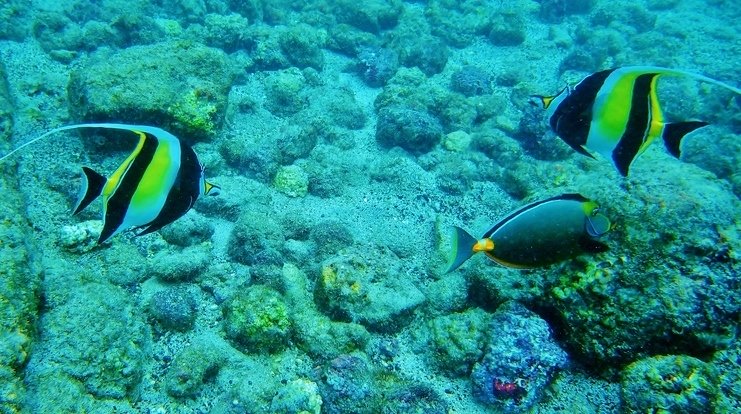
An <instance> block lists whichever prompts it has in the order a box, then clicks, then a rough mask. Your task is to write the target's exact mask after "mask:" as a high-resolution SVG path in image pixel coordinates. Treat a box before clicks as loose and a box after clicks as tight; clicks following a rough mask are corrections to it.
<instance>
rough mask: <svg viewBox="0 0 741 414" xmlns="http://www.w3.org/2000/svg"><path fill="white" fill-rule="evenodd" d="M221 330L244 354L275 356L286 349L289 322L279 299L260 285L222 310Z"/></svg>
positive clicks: (274, 293) (288, 336)
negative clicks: (274, 354) (240, 347)
mask: <svg viewBox="0 0 741 414" xmlns="http://www.w3.org/2000/svg"><path fill="white" fill-rule="evenodd" d="M222 310H223V312H224V330H225V331H226V334H227V336H228V337H229V338H231V339H233V340H234V341H236V342H237V343H238V344H240V345H241V346H242V347H244V349H245V350H246V351H248V352H256V353H270V352H278V351H280V350H282V349H284V348H285V347H286V346H287V345H288V340H289V338H290V335H291V320H290V319H289V317H288V308H287V306H286V304H285V302H284V301H283V298H282V297H281V295H280V294H279V293H278V292H276V291H275V290H273V289H270V288H269V287H266V286H262V285H255V286H250V287H249V288H247V289H246V290H244V291H241V292H239V293H237V295H236V296H234V297H233V298H232V299H231V300H229V301H228V302H226V303H225V304H224V306H223V308H222Z"/></svg>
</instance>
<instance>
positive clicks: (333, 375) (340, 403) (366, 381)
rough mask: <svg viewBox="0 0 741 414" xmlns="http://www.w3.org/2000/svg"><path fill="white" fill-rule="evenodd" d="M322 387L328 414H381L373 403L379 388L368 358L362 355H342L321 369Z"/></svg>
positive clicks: (320, 388) (320, 387)
mask: <svg viewBox="0 0 741 414" xmlns="http://www.w3.org/2000/svg"><path fill="white" fill-rule="evenodd" d="M322 374H323V375H322V378H324V381H323V382H322V383H321V384H320V386H319V391H320V393H321V396H322V400H323V401H324V402H325V404H326V405H325V411H324V412H326V413H328V414H341V413H351V412H352V413H358V414H371V413H376V412H378V411H377V409H378V408H379V407H377V406H376V404H375V403H374V402H375V401H374V400H375V399H374V394H375V393H374V391H375V388H376V386H377V384H376V382H375V381H374V379H373V371H372V366H371V364H370V362H369V361H368V357H367V356H366V355H365V354H363V353H360V352H355V353H352V354H344V355H340V356H338V357H337V358H334V359H333V360H331V361H329V362H328V363H327V364H326V366H325V367H324V368H323V370H322Z"/></svg>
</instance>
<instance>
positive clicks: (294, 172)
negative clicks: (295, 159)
mask: <svg viewBox="0 0 741 414" xmlns="http://www.w3.org/2000/svg"><path fill="white" fill-rule="evenodd" d="M273 185H274V186H275V189H276V190H278V191H280V192H281V193H283V194H285V195H287V196H289V197H304V196H305V195H306V194H308V192H309V175H308V174H306V172H305V171H304V170H303V169H302V168H301V167H299V166H298V165H288V166H285V167H280V168H279V169H278V172H277V173H276V174H275V178H274V179H273Z"/></svg>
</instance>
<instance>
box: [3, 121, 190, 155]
mask: <svg viewBox="0 0 741 414" xmlns="http://www.w3.org/2000/svg"><path fill="white" fill-rule="evenodd" d="M80 128H104V129H121V130H125V131H142V132H148V133H150V134H152V135H153V136H154V137H155V138H157V139H164V140H173V141H179V140H178V139H177V137H175V136H174V135H172V134H171V133H169V132H167V131H165V130H164V129H161V128H157V127H153V126H148V125H132V124H115V123H92V124H75V125H66V126H63V127H59V128H54V129H52V130H51V131H48V132H46V133H44V134H43V135H41V136H39V137H36V138H34V139H32V140H30V141H28V142H26V143H23V144H22V145H21V146H19V147H18V148H16V149H14V150H12V151H10V152H9V153H7V154H5V155H3V156H2V157H0V163H1V162H3V161H4V160H5V159H7V158H9V157H10V156H12V155H13V154H15V153H16V152H18V151H20V150H22V149H23V148H26V147H27V146H29V145H31V144H33V143H36V142H38V141H41V140H42V139H44V138H46V137H48V136H50V135H53V134H56V133H57V132H62V131H68V130H70V129H80Z"/></svg>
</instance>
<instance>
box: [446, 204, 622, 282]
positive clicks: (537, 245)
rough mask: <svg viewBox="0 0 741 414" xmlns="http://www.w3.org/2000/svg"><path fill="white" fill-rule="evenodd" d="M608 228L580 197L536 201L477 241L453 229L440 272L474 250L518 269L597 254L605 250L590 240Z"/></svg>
mask: <svg viewBox="0 0 741 414" xmlns="http://www.w3.org/2000/svg"><path fill="white" fill-rule="evenodd" d="M611 228H612V225H611V224H610V220H609V219H608V218H607V217H605V216H604V215H602V214H600V213H599V206H598V205H597V203H595V202H594V201H591V200H589V199H587V198H585V197H584V196H582V195H580V194H562V195H560V196H556V197H551V198H548V199H545V200H541V201H536V202H534V203H531V204H528V205H526V206H524V207H522V208H521V209H519V210H517V211H515V212H514V213H512V214H510V215H508V216H507V217H505V218H504V219H502V220H501V221H499V222H498V223H497V224H495V225H494V227H492V228H491V229H489V231H487V232H486V233H484V235H483V236H482V238H481V239H476V238H475V237H473V236H471V235H470V234H468V232H466V231H465V230H463V229H461V228H460V227H454V228H453V229H454V234H453V239H452V244H453V252H452V255H451V258H450V261H449V263H448V269H447V270H446V271H445V273H449V272H452V271H453V270H455V269H457V268H458V267H459V266H460V265H462V264H463V262H465V261H466V260H468V259H469V258H470V257H471V256H473V255H474V254H476V253H480V252H483V253H484V254H485V255H486V256H487V257H488V258H489V259H491V260H494V261H495V262H497V263H499V264H501V265H503V266H507V267H514V268H519V269H529V268H534V267H542V266H548V265H551V264H554V263H558V262H560V261H563V260H566V259H570V258H573V257H576V256H578V255H580V254H582V253H596V252H603V251H606V250H607V246H606V245H605V244H603V243H601V242H599V241H597V240H596V239H597V238H598V237H600V236H602V235H603V234H605V233H607V232H608V231H610V229H611Z"/></svg>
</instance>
